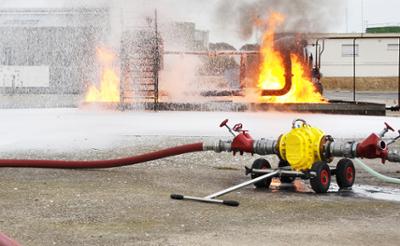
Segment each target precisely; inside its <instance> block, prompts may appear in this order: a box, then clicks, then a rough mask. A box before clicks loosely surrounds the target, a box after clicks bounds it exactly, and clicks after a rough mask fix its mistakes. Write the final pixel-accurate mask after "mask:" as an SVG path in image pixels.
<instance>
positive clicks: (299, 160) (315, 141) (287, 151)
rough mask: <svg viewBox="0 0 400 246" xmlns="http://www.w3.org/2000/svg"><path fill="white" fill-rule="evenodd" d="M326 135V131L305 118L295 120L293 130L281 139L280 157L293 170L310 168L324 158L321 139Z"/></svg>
mask: <svg viewBox="0 0 400 246" xmlns="http://www.w3.org/2000/svg"><path fill="white" fill-rule="evenodd" d="M324 136H325V134H324V132H322V131H321V130H320V129H318V128H315V127H312V126H310V125H308V124H307V123H306V122H305V121H304V120H295V121H294V122H293V128H292V130H291V131H290V132H288V133H286V134H284V135H282V136H281V138H280V140H279V153H280V157H281V158H282V159H283V160H285V161H287V162H288V163H289V164H290V166H291V167H292V169H293V170H296V171H306V170H310V169H311V167H312V165H313V164H314V163H315V162H317V161H321V160H322V158H321V141H322V139H323V138H324Z"/></svg>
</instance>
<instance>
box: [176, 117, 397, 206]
mask: <svg viewBox="0 0 400 246" xmlns="http://www.w3.org/2000/svg"><path fill="white" fill-rule="evenodd" d="M227 123H228V120H224V121H223V122H222V123H221V125H220V126H221V127H226V128H227V129H228V131H229V132H230V133H231V134H232V135H233V136H234V138H233V140H232V141H222V140H220V141H218V142H217V143H214V144H211V145H205V146H204V149H205V150H213V151H215V152H224V151H227V152H232V153H233V154H234V155H235V154H237V153H240V154H241V155H243V153H251V154H257V155H261V156H266V155H277V156H278V157H279V160H280V161H279V164H278V168H274V169H273V168H271V164H270V163H269V162H268V161H267V160H266V159H264V158H260V159H257V160H255V161H254V162H253V164H252V166H251V167H250V168H249V167H246V175H250V176H251V180H249V181H246V182H244V183H242V184H239V185H236V186H233V187H230V188H228V189H225V190H222V191H219V192H216V193H214V194H211V195H209V196H206V197H193V196H184V195H177V194H172V195H171V198H172V199H178V200H184V199H186V200H194V201H202V202H209V203H220V204H224V205H228V206H238V205H239V203H238V202H237V201H229V200H218V199H216V198H217V197H219V196H222V195H225V194H227V193H230V192H232V191H235V190H238V189H240V188H243V187H245V186H248V185H251V184H254V185H255V186H256V187H257V188H264V189H267V188H268V187H269V186H270V184H271V180H272V178H274V177H278V178H280V180H281V182H282V183H290V182H293V181H294V179H296V178H301V179H304V180H310V184H311V187H312V189H313V190H314V191H315V192H316V193H326V192H327V191H328V189H329V187H330V183H331V177H332V176H336V181H337V184H338V186H339V188H341V189H344V188H350V187H352V186H353V184H354V180H355V177H356V173H355V168H354V164H353V161H352V160H351V159H354V158H367V159H375V158H379V159H381V160H382V163H384V162H385V161H391V162H400V155H398V154H397V153H396V152H395V151H389V150H388V146H389V145H391V144H393V143H394V142H395V141H396V140H398V139H399V138H400V135H399V136H398V137H396V138H394V139H391V140H390V142H388V143H386V142H385V141H384V140H383V137H384V136H385V135H386V133H388V132H389V131H394V129H393V128H392V127H391V126H389V125H388V124H387V123H385V128H384V129H383V130H382V131H381V132H380V133H379V134H375V133H372V134H371V135H370V136H369V137H368V138H366V139H364V140H363V141H361V142H356V141H350V142H346V143H337V142H335V140H334V138H333V137H331V136H329V135H325V134H324V132H323V131H322V130H320V129H318V128H316V127H312V126H310V125H309V124H307V122H306V121H305V120H302V119H296V120H294V121H293V124H292V130H291V131H289V132H288V133H285V134H282V135H281V136H280V137H279V138H278V139H277V140H269V139H260V140H253V138H252V137H251V136H250V134H249V133H248V131H247V130H243V129H242V127H243V126H242V124H236V125H235V126H234V127H233V128H230V127H229V126H228V125H227ZM235 132H236V133H237V134H235ZM399 133H400V131H399ZM334 157H341V158H342V159H341V160H339V162H338V163H337V165H336V167H335V168H331V167H330V166H329V165H328V164H329V163H331V162H332V161H333V159H334Z"/></svg>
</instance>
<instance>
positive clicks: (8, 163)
mask: <svg viewBox="0 0 400 246" xmlns="http://www.w3.org/2000/svg"><path fill="white" fill-rule="evenodd" d="M198 151H203V143H195V144H187V145H181V146H177V147H173V148H168V149H163V150H159V151H154V152H149V153H146V154H141V155H136V156H131V157H126V158H121V159H112V160H95V161H61V160H12V159H9V160H6V159H3V160H0V167H17V168H61V169H89V168H112V167H122V166H130V165H134V164H138V163H143V162H147V161H153V160H157V159H161V158H165V157H170V156H175V155H181V154H185V153H190V152H198ZM0 246H1V244H0Z"/></svg>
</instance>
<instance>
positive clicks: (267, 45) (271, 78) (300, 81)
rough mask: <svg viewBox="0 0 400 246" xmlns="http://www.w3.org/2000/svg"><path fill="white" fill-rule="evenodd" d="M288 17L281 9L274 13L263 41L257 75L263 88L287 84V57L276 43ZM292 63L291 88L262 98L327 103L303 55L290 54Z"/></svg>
mask: <svg viewBox="0 0 400 246" xmlns="http://www.w3.org/2000/svg"><path fill="white" fill-rule="evenodd" d="M284 20H285V17H284V16H283V15H281V14H280V13H271V15H270V17H269V19H268V23H267V31H266V32H265V33H264V36H263V40H262V44H261V51H260V52H261V67H260V74H259V78H258V88H259V89H262V90H279V89H282V88H283V87H284V86H285V66H284V60H283V59H284V58H283V56H282V54H281V52H280V51H278V50H277V49H276V48H275V47H274V41H275V31H276V28H277V27H278V26H279V25H281V24H283V22H284ZM290 59H291V63H292V74H293V77H292V88H291V89H290V91H289V92H288V93H287V94H285V95H283V96H264V97H261V101H263V102H271V103H326V100H325V99H324V98H323V96H322V95H321V94H320V93H319V92H317V91H316V90H315V87H314V85H313V82H312V79H311V76H310V73H307V72H306V71H307V70H306V69H308V68H307V66H306V65H304V64H303V63H302V61H301V59H300V57H299V56H298V55H296V54H294V53H291V54H290Z"/></svg>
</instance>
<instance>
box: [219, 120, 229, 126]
mask: <svg viewBox="0 0 400 246" xmlns="http://www.w3.org/2000/svg"><path fill="white" fill-rule="evenodd" d="M228 121H229V120H228V119H226V120H224V121H222V122H221V124H219V127H224V126H226V123H228Z"/></svg>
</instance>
